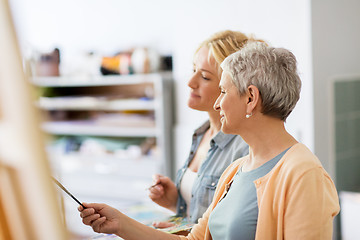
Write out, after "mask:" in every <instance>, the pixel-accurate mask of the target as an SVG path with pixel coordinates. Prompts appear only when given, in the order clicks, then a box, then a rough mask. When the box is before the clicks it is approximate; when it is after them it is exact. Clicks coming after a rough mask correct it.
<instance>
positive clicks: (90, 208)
mask: <svg viewBox="0 0 360 240" xmlns="http://www.w3.org/2000/svg"><path fill="white" fill-rule="evenodd" d="M83 205H84V206H85V207H86V208H85V209H84V208H83V207H82V206H79V207H78V210H79V212H80V217H81V218H82V222H83V223H84V224H85V225H89V226H91V227H92V229H93V230H94V231H95V232H98V233H109V234H116V233H118V232H119V231H120V227H121V224H120V221H121V216H122V214H121V213H120V212H119V211H118V210H117V209H115V208H112V207H110V206H108V205H106V204H100V203H83Z"/></svg>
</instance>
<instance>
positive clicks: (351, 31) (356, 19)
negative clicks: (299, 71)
mask: <svg viewBox="0 0 360 240" xmlns="http://www.w3.org/2000/svg"><path fill="white" fill-rule="evenodd" d="M311 8H312V14H311V17H312V43H313V46H312V49H313V51H312V52H313V79H314V81H313V84H314V86H313V88H314V117H315V125H314V126H315V128H314V130H315V132H314V133H315V135H314V136H315V145H314V146H315V153H316V154H317V156H318V157H319V158H320V160H322V162H323V164H324V165H325V167H326V168H327V169H329V170H330V172H331V174H332V175H334V164H333V159H331V157H332V156H331V155H332V154H331V153H332V149H331V148H330V146H331V142H330V141H331V140H332V139H331V136H330V132H331V131H330V127H331V126H330V122H329V114H330V113H329V110H330V109H329V105H330V104H329V101H330V98H329V89H330V83H331V81H332V80H333V79H334V77H339V76H350V75H360V44H359V39H360V14H359V13H360V1H358V0H344V1H340V0H331V1H329V0H316V1H312V4H311Z"/></svg>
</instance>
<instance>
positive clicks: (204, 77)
mask: <svg viewBox="0 0 360 240" xmlns="http://www.w3.org/2000/svg"><path fill="white" fill-rule="evenodd" d="M202 78H203V79H204V80H210V78H207V77H206V76H204V75H203V76H202Z"/></svg>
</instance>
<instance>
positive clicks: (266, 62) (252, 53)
mask: <svg viewBox="0 0 360 240" xmlns="http://www.w3.org/2000/svg"><path fill="white" fill-rule="evenodd" d="M296 65H297V62H296V58H295V56H294V54H292V53H291V52H290V51H289V50H286V49H284V48H274V47H270V46H267V45H266V44H265V43H262V42H254V41H249V42H248V43H247V44H246V45H245V46H244V47H243V48H242V49H241V50H239V51H237V52H235V53H233V54H231V55H230V56H228V57H227V58H225V60H224V61H223V62H222V64H221V68H222V69H223V71H224V72H226V73H228V74H229V75H230V76H231V79H232V81H233V83H234V85H235V86H236V87H237V89H238V91H239V94H240V96H241V95H242V94H244V93H245V92H246V91H247V88H248V86H250V85H254V86H256V87H257V88H258V89H259V92H260V95H261V99H262V113H263V114H265V115H269V116H273V117H276V118H279V119H281V120H283V121H285V120H286V118H287V117H288V116H289V114H290V113H291V112H292V110H293V109H294V107H295V105H296V103H297V101H298V100H299V98H300V89H301V80H300V77H299V75H298V73H297V67H296Z"/></svg>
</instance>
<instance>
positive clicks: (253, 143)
mask: <svg viewBox="0 0 360 240" xmlns="http://www.w3.org/2000/svg"><path fill="white" fill-rule="evenodd" d="M251 129H252V130H249V132H248V133H246V137H245V141H246V142H247V143H248V144H249V146H250V153H249V155H250V158H249V161H248V162H247V164H246V169H247V170H252V169H255V168H257V167H259V166H261V165H262V164H264V163H265V162H267V161H269V160H271V159H272V158H274V157H276V156H277V155H278V154H280V153H281V152H283V151H284V150H286V149H288V148H289V147H291V146H293V145H294V144H296V143H297V141H296V139H295V138H294V137H292V136H291V135H290V134H289V133H288V132H287V131H286V129H285V126H284V122H283V121H281V120H277V119H274V118H270V119H267V120H265V121H264V122H263V124H257V127H253V128H251Z"/></svg>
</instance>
